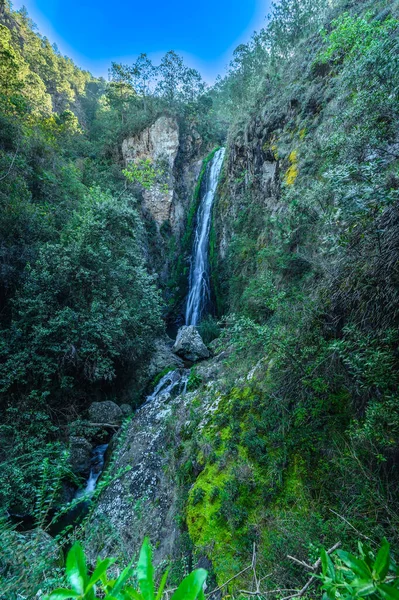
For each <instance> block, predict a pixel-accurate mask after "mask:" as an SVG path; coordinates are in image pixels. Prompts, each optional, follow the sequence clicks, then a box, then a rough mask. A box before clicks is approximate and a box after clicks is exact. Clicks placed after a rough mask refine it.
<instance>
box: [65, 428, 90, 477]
mask: <svg viewBox="0 0 399 600" xmlns="http://www.w3.org/2000/svg"><path fill="white" fill-rule="evenodd" d="M70 448H71V450H70V458H69V462H70V465H71V469H72V471H73V472H74V473H76V474H77V475H83V476H84V477H88V475H89V473H90V463H91V451H92V447H91V444H90V443H89V442H88V441H87V440H86V439H85V438H84V437H77V436H72V437H71V439H70Z"/></svg>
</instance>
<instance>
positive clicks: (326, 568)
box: [321, 548, 335, 580]
mask: <svg viewBox="0 0 399 600" xmlns="http://www.w3.org/2000/svg"><path fill="white" fill-rule="evenodd" d="M321 566H322V569H323V575H324V576H325V577H329V578H330V579H332V580H334V579H335V569H334V565H333V562H332V560H331V558H330V557H329V556H328V554H327V552H326V551H325V550H324V548H322V550H321Z"/></svg>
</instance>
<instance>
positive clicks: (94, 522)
mask: <svg viewBox="0 0 399 600" xmlns="http://www.w3.org/2000/svg"><path fill="white" fill-rule="evenodd" d="M171 414H172V404H166V403H165V398H164V397H163V396H161V397H160V398H156V399H155V400H153V401H152V402H149V403H147V404H145V405H144V406H143V407H142V408H141V409H139V410H138V411H137V412H136V413H135V416H134V418H133V420H132V422H131V423H130V425H129V427H128V429H127V431H126V434H125V436H124V439H125V441H124V443H123V444H122V446H121V447H120V448H118V449H117V451H116V455H117V462H116V464H115V472H116V471H118V470H119V469H124V468H126V467H130V470H129V471H127V472H125V473H124V474H123V475H122V476H121V477H120V478H119V479H117V480H115V481H113V482H112V483H111V484H110V485H109V486H108V487H107V488H106V489H105V490H104V492H103V493H102V495H101V498H100V500H99V503H98V505H97V507H96V509H95V510H94V513H93V517H92V518H91V523H90V527H89V528H88V530H90V540H89V541H88V542H87V544H86V546H87V551H88V553H89V558H90V560H93V561H94V560H95V558H96V555H97V553H98V551H99V550H101V555H104V556H105V555H108V556H112V555H113V552H115V549H120V548H123V549H124V551H125V552H126V553H127V555H128V556H133V555H134V553H135V552H136V551H137V550H138V548H139V547H140V545H141V542H142V540H143V539H144V537H145V536H146V535H149V536H150V537H151V542H152V545H153V548H154V558H155V560H156V562H159V561H161V560H164V559H166V558H168V557H172V556H175V555H176V552H177V548H178V544H177V540H178V538H179V536H180V534H179V529H178V525H177V522H176V520H175V517H176V514H177V506H176V502H177V499H176V489H175V483H174V482H173V480H171V479H170V476H169V475H168V472H167V471H166V470H165V467H166V466H167V464H168V462H169V458H168V456H167V454H166V453H165V449H166V447H167V436H168V431H169V428H168V416H170V415H171ZM116 443H117V440H116ZM105 531H107V532H108V535H104V532H105Z"/></svg>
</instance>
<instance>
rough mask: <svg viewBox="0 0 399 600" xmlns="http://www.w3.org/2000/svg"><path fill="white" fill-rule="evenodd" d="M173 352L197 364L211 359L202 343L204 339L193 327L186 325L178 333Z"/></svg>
mask: <svg viewBox="0 0 399 600" xmlns="http://www.w3.org/2000/svg"><path fill="white" fill-rule="evenodd" d="M172 350H173V352H174V353H175V354H177V355H178V356H181V357H182V358H184V359H185V360H189V361H191V362H196V361H197V360H202V359H203V358H209V356H210V354H209V350H208V348H207V347H206V346H205V344H204V342H203V341H202V337H201V336H200V334H199V333H198V331H197V329H196V328H195V327H194V326H193V325H184V326H183V327H180V329H179V331H178V332H177V337H176V342H175V345H174V346H173V348H172Z"/></svg>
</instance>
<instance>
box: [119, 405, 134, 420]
mask: <svg viewBox="0 0 399 600" xmlns="http://www.w3.org/2000/svg"><path fill="white" fill-rule="evenodd" d="M120 409H121V411H122V415H123V416H124V417H125V418H126V417H129V416H130V415H131V414H132V412H133V409H132V407H131V406H130V404H121V405H120Z"/></svg>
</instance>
